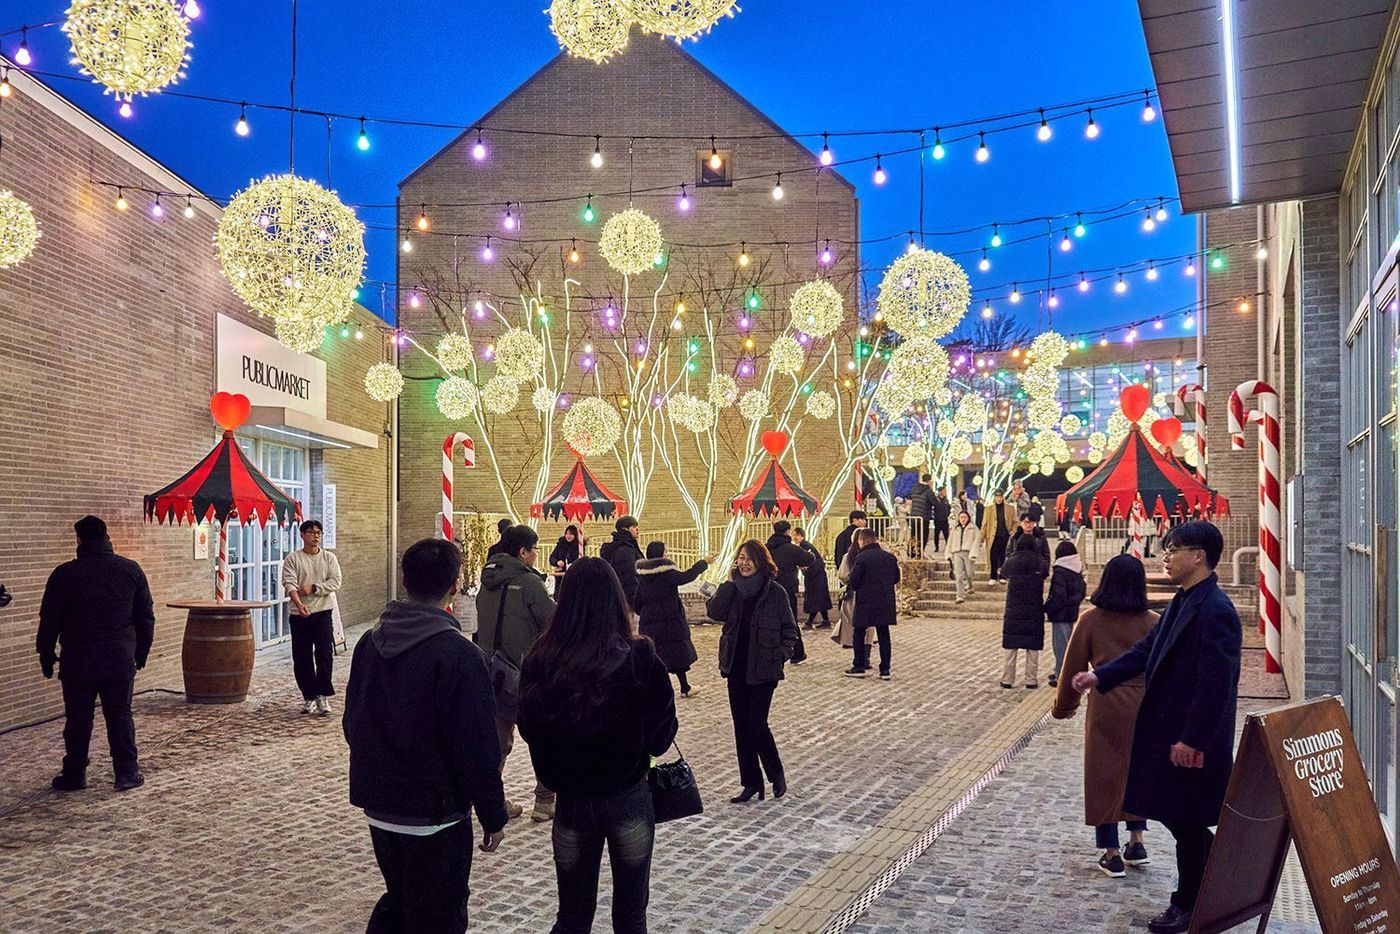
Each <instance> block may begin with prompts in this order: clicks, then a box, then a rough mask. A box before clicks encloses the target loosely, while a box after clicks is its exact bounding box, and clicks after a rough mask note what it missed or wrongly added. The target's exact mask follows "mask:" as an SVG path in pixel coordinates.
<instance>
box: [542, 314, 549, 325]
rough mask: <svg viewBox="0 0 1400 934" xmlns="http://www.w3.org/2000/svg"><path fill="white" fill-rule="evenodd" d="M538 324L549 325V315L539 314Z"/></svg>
mask: <svg viewBox="0 0 1400 934" xmlns="http://www.w3.org/2000/svg"><path fill="white" fill-rule="evenodd" d="M540 324H549V315H547V314H544V313H543V312H541V313H540Z"/></svg>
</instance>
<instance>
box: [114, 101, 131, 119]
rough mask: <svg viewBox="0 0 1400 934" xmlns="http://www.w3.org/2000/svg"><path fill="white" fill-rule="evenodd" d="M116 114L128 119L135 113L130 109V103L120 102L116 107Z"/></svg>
mask: <svg viewBox="0 0 1400 934" xmlns="http://www.w3.org/2000/svg"><path fill="white" fill-rule="evenodd" d="M117 113H118V114H120V115H121V116H123V117H126V118H128V119H129V118H130V117H131V115H132V114H133V113H135V111H134V110H132V109H131V101H122V102H121V104H120V105H118V107H117Z"/></svg>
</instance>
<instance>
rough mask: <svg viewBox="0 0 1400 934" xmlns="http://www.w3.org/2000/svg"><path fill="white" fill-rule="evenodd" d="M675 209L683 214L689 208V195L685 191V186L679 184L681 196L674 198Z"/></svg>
mask: <svg viewBox="0 0 1400 934" xmlns="http://www.w3.org/2000/svg"><path fill="white" fill-rule="evenodd" d="M676 209H677V210H678V211H680V212H681V213H682V214H684V213H685V212H686V211H689V210H690V195H689V194H687V193H686V190H685V186H684V185H682V186H681V196H680V198H678V199H677V200H676Z"/></svg>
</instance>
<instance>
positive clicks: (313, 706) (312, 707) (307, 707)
mask: <svg viewBox="0 0 1400 934" xmlns="http://www.w3.org/2000/svg"><path fill="white" fill-rule="evenodd" d="M320 709H321V705H320V703H319V699H318V698H315V697H313V698H311V700H309V701H307V702H306V703H304V704H302V705H301V712H302V713H316V712H318V711H319V710H320Z"/></svg>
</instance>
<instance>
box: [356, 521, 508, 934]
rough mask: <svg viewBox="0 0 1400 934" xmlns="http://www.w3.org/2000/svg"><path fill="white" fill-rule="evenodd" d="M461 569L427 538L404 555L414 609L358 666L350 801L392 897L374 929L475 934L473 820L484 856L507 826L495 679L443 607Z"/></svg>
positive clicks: (382, 629) (401, 604)
mask: <svg viewBox="0 0 1400 934" xmlns="http://www.w3.org/2000/svg"><path fill="white" fill-rule="evenodd" d="M461 570H462V552H461V550H460V549H459V548H458V547H457V546H456V545H454V544H453V543H452V542H447V541H441V540H434V539H424V540H423V541H420V542H418V543H416V544H415V545H413V546H412V547H410V548H409V549H408V551H406V552H404V556H403V576H402V578H401V583H402V585H403V589H404V590H405V591H406V592H407V594H408V599H407V600H401V601H399V600H396V601H393V602H391V603H390V604H389V605H388V606H387V607H386V608H385V610H384V613H383V615H381V616H380V618H379V622H378V623H377V624H375V626H374V628H373V629H371V630H370V631H369V632H368V633H366V634H365V635H364V636H363V637H361V639H360V641H359V644H357V645H356V646H355V654H354V656H353V658H352V660H351V663H350V682H349V684H347V685H346V688H345V717H344V720H343V726H344V730H345V740H346V742H347V743H349V745H350V803H351V804H353V805H355V806H356V807H358V808H361V809H362V810H363V811H364V812H365V817H366V819H367V820H368V821H369V828H370V829H369V833H370V839H371V840H372V841H373V843H374V857H375V860H376V861H377V862H378V863H379V869H380V872H382V873H383V875H384V888H385V892H384V894H383V895H382V896H381V897H380V899H379V903H378V904H377V905H375V907H374V912H373V914H372V915H371V916H370V921H369V930H370V931H444V932H458V934H459V932H462V931H465V930H466V928H467V896H468V892H469V889H468V883H469V881H470V877H471V866H472V843H473V834H472V827H471V812H472V811H473V810H475V811H476V817H477V820H478V821H479V822H480V823H481V829H482V839H481V845H480V846H481V850H482V852H484V853H493V852H495V850H496V847H497V846H499V845H500V842H501V836H502V834H503V832H504V828H505V825H506V820H507V818H506V802H505V793H504V791H503V790H502V788H501V775H500V761H501V750H500V744H499V742H498V741H497V739H496V730H495V702H494V700H493V699H492V691H491V679H490V676H489V675H488V674H487V671H486V662H485V660H484V659H483V658H482V655H481V650H480V649H478V648H477V647H476V646H474V645H472V643H471V642H470V641H469V640H468V639H467V638H466V637H465V636H463V635H462V632H461V629H460V628H459V627H458V623H457V619H456V617H454V616H453V615H452V614H451V613H448V612H447V611H446V610H445V609H444V607H446V606H447V605H448V604H449V603H451V602H452V598H453V597H454V596H456V594H457V591H458V587H459V581H460V579H461Z"/></svg>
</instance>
